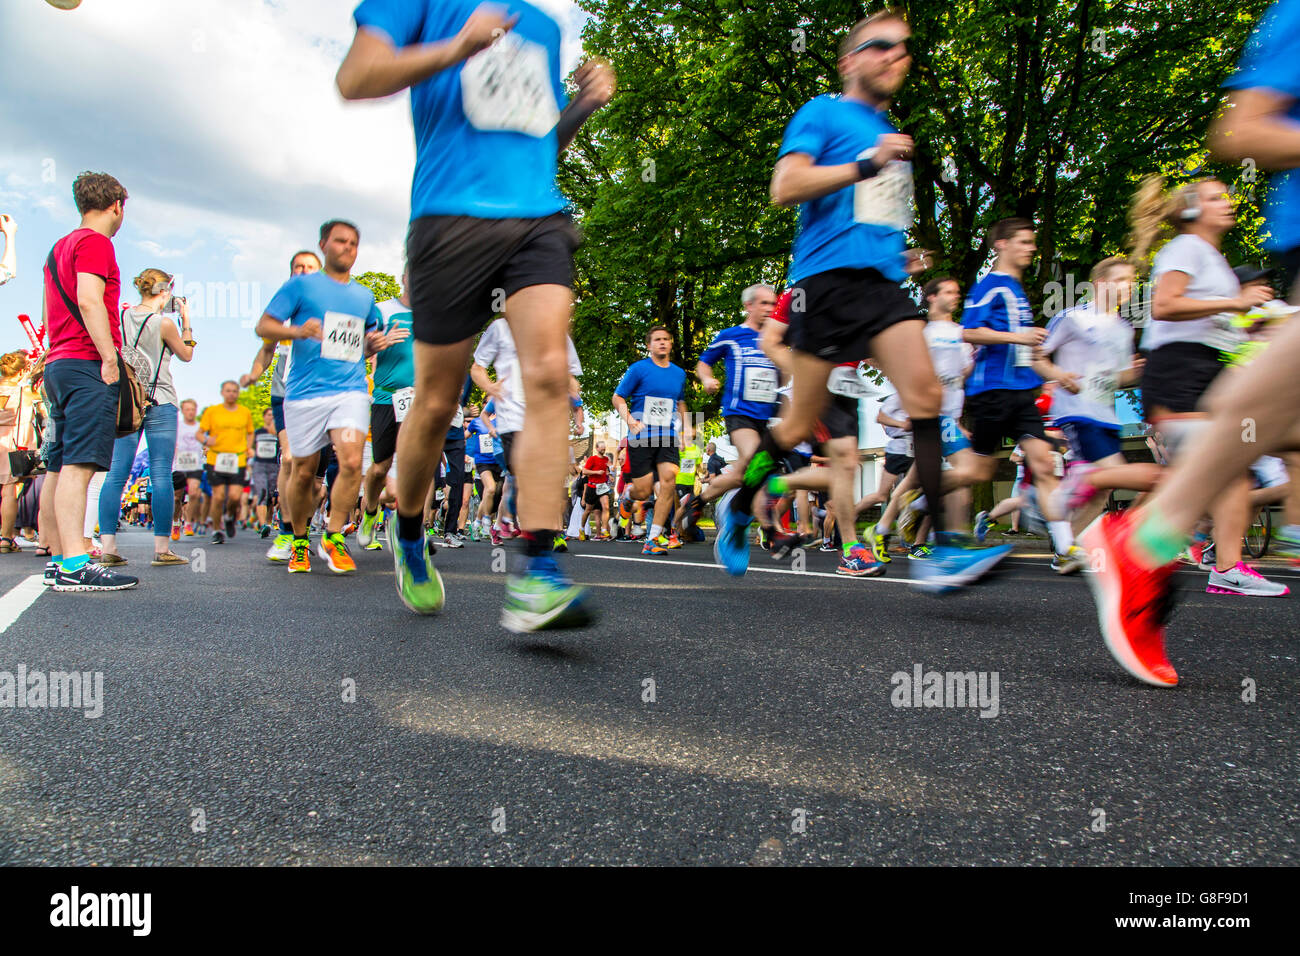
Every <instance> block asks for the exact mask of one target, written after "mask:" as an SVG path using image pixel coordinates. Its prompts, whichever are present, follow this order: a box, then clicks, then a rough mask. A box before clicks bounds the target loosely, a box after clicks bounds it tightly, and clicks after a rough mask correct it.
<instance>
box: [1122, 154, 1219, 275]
mask: <svg viewBox="0 0 1300 956" xmlns="http://www.w3.org/2000/svg"><path fill="white" fill-rule="evenodd" d="M1212 182H1215V179H1214V177H1212V176H1202V177H1200V178H1199V179H1193V180H1192V181H1191V182H1188V183H1184V184H1183V185H1181V186H1178V187H1176V188H1174V189H1170V190H1168V191H1166V189H1165V179H1164V177H1163V176H1155V175H1153V176H1147V177H1146V178H1144V179H1143V180H1142V182H1141V183H1140V184H1138V188H1137V192H1135V193H1134V194H1133V201H1132V202H1131V203H1130V204H1129V210H1128V223H1129V229H1130V231H1129V240H1128V241H1129V245H1130V246H1131V248H1132V259H1133V262H1134V264H1136V265H1140V266H1142V267H1144V268H1145V267H1146V266H1147V255H1148V254H1149V253H1150V252H1151V247H1152V246H1153V245H1155V244H1156V243H1157V242H1162V243H1163V242H1164V241H1165V240H1168V239H1172V238H1173V237H1174V236H1175V235H1176V234H1178V233H1180V232H1183V231H1184V230H1185V229H1186V228H1187V225H1188V224H1189V222H1190V221H1191V220H1188V219H1185V218H1183V214H1184V213H1185V212H1186V211H1187V210H1189V209H1193V208H1195V207H1197V206H1199V205H1200V195H1199V194H1200V189H1201V183H1212Z"/></svg>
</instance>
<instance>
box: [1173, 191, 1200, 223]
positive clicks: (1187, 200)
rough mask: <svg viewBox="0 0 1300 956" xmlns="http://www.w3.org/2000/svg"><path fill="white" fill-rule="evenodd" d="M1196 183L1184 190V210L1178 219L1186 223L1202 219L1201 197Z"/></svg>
mask: <svg viewBox="0 0 1300 956" xmlns="http://www.w3.org/2000/svg"><path fill="white" fill-rule="evenodd" d="M1199 192H1200V190H1199V188H1198V186H1197V184H1196V183H1193V184H1192V185H1190V186H1185V187H1184V188H1183V210H1182V212H1180V213H1179V214H1178V218H1179V219H1181V220H1183V221H1184V222H1193V221H1195V220H1197V219H1199V218H1201V197H1200V196H1199V195H1198V193H1199Z"/></svg>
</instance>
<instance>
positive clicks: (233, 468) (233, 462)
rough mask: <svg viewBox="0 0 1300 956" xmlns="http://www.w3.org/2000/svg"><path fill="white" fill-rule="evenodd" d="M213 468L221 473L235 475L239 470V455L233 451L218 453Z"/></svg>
mask: <svg viewBox="0 0 1300 956" xmlns="http://www.w3.org/2000/svg"><path fill="white" fill-rule="evenodd" d="M212 470H213V471H215V472H217V474H220V475H234V474H238V472H239V455H237V454H236V453H235V452H233V451H223V452H221V453H220V454H219V455H217V460H216V462H214V463H213V465H212Z"/></svg>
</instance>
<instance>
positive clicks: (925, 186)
mask: <svg viewBox="0 0 1300 956" xmlns="http://www.w3.org/2000/svg"><path fill="white" fill-rule="evenodd" d="M579 2H580V5H581V6H582V8H583V9H584V10H585V11H586V12H587V13H588V14H589V15H590V20H589V21H588V23H587V25H586V28H585V30H584V33H583V41H584V47H585V49H586V52H587V53H588V54H593V55H600V56H603V57H605V58H607V59H609V60H610V61H611V62H612V63H613V65H614V68H615V70H616V72H617V73H618V78H619V89H618V92H617V93H616V94H615V97H614V100H613V101H612V102H611V104H610V105H609V106H608V107H606V108H605V109H604V110H602V111H601V112H599V113H598V114H596V116H595V117H594V118H593V119H592V120H591V121H590V122H588V124H587V125H586V127H584V129H583V130H582V132H581V133H580V134H579V136H578V137H577V139H576V140H575V142H574V143H573V145H572V146H571V147H570V149H569V150H568V152H567V153H566V155H565V157H564V160H563V162H562V164H561V172H560V183H561V187H562V189H563V190H564V192H565V194H566V195H567V196H569V197H570V198H571V199H572V200H573V202H574V205H575V207H576V214H577V217H578V220H579V222H580V223H581V225H582V227H583V229H584V231H585V233H586V237H587V239H586V242H585V243H584V245H583V247H582V249H581V250H580V251H579V253H578V257H577V262H576V292H577V296H578V305H577V310H576V316H575V322H574V339H575V342H576V343H577V345H578V349H579V352H580V354H581V355H582V356H583V361H584V365H585V366H586V371H587V374H586V376H585V378H584V391H585V393H586V396H587V400H588V402H589V403H590V404H591V405H592V406H593V407H595V408H605V407H608V403H609V395H610V393H611V392H612V390H613V388H614V386H615V384H616V383H617V381H618V377H619V375H621V373H622V371H623V369H624V368H625V367H626V366H627V364H628V363H629V361H631V360H634V359H635V358H637V357H640V356H641V355H643V354H644V349H643V345H642V342H643V336H644V332H645V330H646V329H647V328H649V327H650V326H651V325H655V324H663V325H666V326H668V327H669V328H670V329H672V330H673V332H674V337H675V339H676V347H675V354H674V360H675V361H678V362H679V363H680V364H682V365H684V366H685V367H687V369H688V370H689V369H692V368H693V366H694V364H695V361H696V358H697V357H698V355H699V353H700V351H701V350H702V349H703V348H704V346H705V345H707V343H708V340H709V339H710V338H711V336H712V335H713V334H714V333H716V332H717V331H718V330H719V329H721V328H725V327H727V326H728V325H732V324H735V322H736V321H738V317H739V314H740V292H741V290H742V289H743V288H744V287H745V286H747V285H749V284H751V283H754V282H768V283H771V284H773V285H780V284H781V283H782V282H783V281H784V279H785V276H786V272H787V269H788V265H789V250H790V243H791V240H792V239H793V236H794V229H795V219H796V214H795V211H794V210H789V209H778V208H775V207H773V206H772V205H771V203H770V202H769V200H768V183H769V180H770V177H771V172H772V167H773V165H774V164H775V162H776V157H777V151H778V147H779V145H780V142H781V137H782V133H783V131H784V128H785V124H786V123H787V122H788V121H789V119H790V117H791V116H792V115H793V114H794V112H795V111H796V110H797V109H798V108H799V107H800V106H801V105H802V104H803V103H805V102H807V101H808V100H809V99H811V98H812V97H814V96H816V95H818V94H820V93H826V92H834V91H837V90H838V89H839V86H840V84H839V78H838V70H837V65H836V63H837V58H836V48H837V45H838V42H839V40H840V38H841V37H842V36H843V35H844V34H845V33H846V32H847V30H848V28H849V26H850V25H851V24H852V23H853V22H855V21H856V20H857V19H858V18H860V17H861V16H862V15H863V14H864V12H865V10H866V7H865V5H863V4H860V3H856V2H849V0H788V2H783V3H781V4H774V5H767V4H756V3H752V2H748V0H674V2H672V3H669V2H667V0H579ZM1268 2H1269V0H1240V2H1232V3H1229V2H1228V0H1197V2H1193V0H1130V2H1125V3H1117V2H1114V3H1106V2H1100V0H1067V2H1048V0H1029V2H1025V0H958V2H955V3H951V4H947V5H942V6H940V5H936V4H933V3H921V2H918V0H904V2H902V3H901V4H900V6H901V8H902V9H903V10H904V12H905V13H906V14H907V16H908V19H909V20H910V22H911V23H912V28H913V33H914V35H913V39H912V41H911V43H910V44H909V46H910V49H911V51H912V54H913V57H914V63H913V67H912V72H911V75H910V77H909V79H908V81H907V84H906V85H905V86H904V88H903V90H902V91H901V93H900V95H899V97H898V100H897V102H896V104H895V106H894V108H893V110H892V116H893V118H894V120H895V123H896V125H898V126H899V127H900V128H901V129H902V130H903V131H904V132H906V133H908V134H910V135H911V136H913V137H914V138H915V139H916V141H917V156H916V160H915V164H914V165H915V176H916V200H917V219H916V225H915V227H914V229H913V232H912V235H911V237H910V239H911V241H912V243H913V244H915V245H919V246H924V247H926V248H929V249H933V250H935V251H936V252H937V256H936V266H935V268H934V270H933V271H932V272H931V273H929V274H927V275H925V276H922V277H921V281H922V282H923V281H925V280H926V279H928V278H931V277H933V276H934V275H938V274H952V275H954V276H956V277H957V278H959V279H960V280H961V281H962V283H963V285H964V286H969V284H970V283H971V282H972V281H974V279H975V278H976V277H977V276H978V274H979V273H980V271H981V269H982V268H983V267H984V265H985V263H986V262H987V259H988V249H987V247H986V246H985V244H984V239H983V234H984V231H985V230H986V229H987V227H988V226H989V225H990V224H991V223H992V222H994V221H995V220H997V219H1001V218H1004V217H1006V216H1012V215H1016V216H1025V217H1027V218H1030V219H1032V220H1033V221H1034V222H1035V223H1037V224H1038V226H1039V237H1038V241H1039V247H1040V251H1041V256H1040V258H1039V259H1038V260H1037V261H1036V263H1035V266H1034V271H1033V272H1031V273H1030V274H1029V275H1027V276H1026V277H1025V278H1026V282H1025V285H1026V289H1027V290H1028V291H1029V294H1030V297H1031V299H1032V300H1033V301H1034V303H1035V305H1036V306H1037V305H1038V304H1040V303H1041V302H1042V300H1043V297H1044V289H1043V287H1044V285H1045V284H1046V283H1048V282H1051V281H1058V282H1064V281H1066V279H1067V278H1068V277H1070V276H1071V275H1073V276H1074V282H1075V283H1078V282H1080V281H1082V280H1083V279H1086V278H1087V273H1088V271H1089V269H1090V268H1091V266H1092V264H1093V263H1095V262H1096V261H1097V260H1098V259H1100V258H1102V257H1104V256H1106V255H1112V254H1115V253H1118V252H1121V251H1123V249H1124V245H1125V237H1126V233H1127V223H1126V212H1127V205H1128V199H1129V197H1130V196H1131V194H1132V192H1133V189H1134V187H1135V186H1136V184H1137V182H1138V181H1139V179H1140V178H1141V177H1142V176H1143V175H1146V174H1148V173H1153V172H1159V173H1164V174H1168V175H1172V176H1174V177H1178V176H1186V175H1188V174H1189V173H1191V172H1192V171H1196V170H1201V171H1205V172H1215V173H1216V174H1217V175H1220V176H1221V177H1222V178H1223V179H1224V181H1225V182H1226V183H1228V184H1229V185H1230V186H1231V187H1232V188H1233V190H1234V192H1235V193H1237V194H1239V197H1240V198H1241V199H1242V200H1243V204H1242V207H1241V209H1240V210H1239V214H1240V216H1241V220H1242V225H1241V227H1240V228H1239V229H1238V230H1236V231H1235V232H1234V233H1233V234H1231V236H1230V239H1229V241H1228V242H1227V243H1225V253H1226V254H1227V255H1228V257H1229V258H1230V259H1232V260H1233V261H1234V262H1235V261H1244V260H1254V259H1258V258H1259V257H1260V255H1261V253H1260V235H1259V232H1260V227H1261V221H1260V219H1259V216H1258V208H1259V199H1260V196H1259V195H1257V194H1256V192H1255V185H1256V184H1255V183H1254V182H1253V175H1251V174H1252V173H1253V171H1252V170H1245V169H1239V168H1236V167H1230V168H1227V169H1225V168H1223V167H1221V166H1215V165H1213V164H1210V163H1209V162H1208V160H1207V156H1206V153H1205V149H1204V140H1205V130H1206V127H1207V125H1208V123H1209V120H1210V119H1211V117H1212V115H1213V113H1214V111H1215V110H1216V109H1217V107H1218V104H1219V102H1220V101H1221V95H1220V92H1219V86H1220V84H1221V83H1222V81H1223V80H1224V79H1225V78H1226V77H1227V76H1228V75H1229V74H1230V73H1231V71H1232V69H1233V66H1234V64H1235V62H1236V59H1237V57H1238V55H1239V52H1240V49H1241V47H1242V45H1243V44H1244V42H1245V39H1246V37H1247V35H1248V34H1249V31H1250V28H1251V27H1252V25H1253V24H1254V22H1255V21H1256V19H1257V18H1258V16H1259V15H1260V13H1261V12H1262V11H1263V10H1264V9H1265V8H1266V7H1267V5H1268ZM874 7H875V5H874V4H873V5H872V8H873V9H874ZM688 401H689V402H690V403H691V405H692V407H694V408H698V409H701V410H704V411H706V412H712V411H713V410H714V409H715V408H716V405H717V398H716V397H711V396H705V395H703V394H702V393H700V392H696V393H695V394H693V395H691V396H689V397H688Z"/></svg>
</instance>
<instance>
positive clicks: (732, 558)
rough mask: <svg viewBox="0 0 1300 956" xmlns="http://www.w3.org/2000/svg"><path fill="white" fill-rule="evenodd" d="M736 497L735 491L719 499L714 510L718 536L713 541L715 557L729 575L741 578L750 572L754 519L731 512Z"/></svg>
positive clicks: (750, 516)
mask: <svg viewBox="0 0 1300 956" xmlns="http://www.w3.org/2000/svg"><path fill="white" fill-rule="evenodd" d="M734 497H736V492H735V491H729V492H727V493H726V494H725V495H723V496H722V497H721V498H719V499H718V504H717V507H716V508H715V509H714V519H715V520H716V522H717V525H718V534H717V537H715V538H714V539H713V557H714V560H716V561H717V562H718V564H720V565H722V567H723V569H724V570H725V571H726V572H727V573H728V574H730V575H733V576H734V577H741V576H743V575H744V573H745V572H746V571H748V570H749V534H748V530H749V525H750V522H752V521H753V520H754V518H753V516H752V515H741V514H737V513H736V512H734V511H732V510H731V499H732V498H734Z"/></svg>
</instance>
